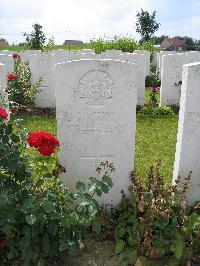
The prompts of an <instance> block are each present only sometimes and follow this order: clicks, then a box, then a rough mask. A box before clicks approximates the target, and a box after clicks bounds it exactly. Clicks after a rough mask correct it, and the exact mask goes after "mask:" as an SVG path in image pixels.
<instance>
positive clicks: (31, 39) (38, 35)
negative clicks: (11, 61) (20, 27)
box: [24, 23, 46, 50]
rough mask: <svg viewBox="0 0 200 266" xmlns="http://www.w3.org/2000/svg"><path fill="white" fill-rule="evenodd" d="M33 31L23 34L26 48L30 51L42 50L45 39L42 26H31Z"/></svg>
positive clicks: (36, 24)
mask: <svg viewBox="0 0 200 266" xmlns="http://www.w3.org/2000/svg"><path fill="white" fill-rule="evenodd" d="M32 27H33V29H34V30H33V31H32V32H31V33H30V34H27V33H24V36H25V37H26V41H27V43H28V47H29V48H30V49H32V50H42V49H43V45H44V43H45V41H46V37H45V35H44V33H43V31H42V26H41V25H40V24H38V23H35V24H33V25H32Z"/></svg>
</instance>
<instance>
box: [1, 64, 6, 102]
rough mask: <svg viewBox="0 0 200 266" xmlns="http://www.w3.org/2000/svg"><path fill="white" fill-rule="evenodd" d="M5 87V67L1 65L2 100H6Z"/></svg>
mask: <svg viewBox="0 0 200 266" xmlns="http://www.w3.org/2000/svg"><path fill="white" fill-rule="evenodd" d="M5 86H6V80H5V65H4V64H1V63H0V100H1V99H3V98H4V90H5Z"/></svg>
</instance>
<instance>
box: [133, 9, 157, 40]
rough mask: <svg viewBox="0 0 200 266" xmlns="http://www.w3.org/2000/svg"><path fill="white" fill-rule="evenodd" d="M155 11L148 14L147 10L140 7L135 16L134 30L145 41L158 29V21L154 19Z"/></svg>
mask: <svg viewBox="0 0 200 266" xmlns="http://www.w3.org/2000/svg"><path fill="white" fill-rule="evenodd" d="M155 17H156V11H153V13H152V14H150V13H149V12H148V11H144V10H143V9H142V8H141V11H140V12H137V15H136V18H137V21H136V32H138V33H139V34H140V35H141V37H142V38H143V40H144V41H145V42H147V41H149V39H150V38H151V37H152V36H153V34H154V33H155V32H156V31H157V30H158V29H159V26H160V23H157V22H156V20H155Z"/></svg>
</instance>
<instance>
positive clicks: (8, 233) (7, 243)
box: [0, 107, 115, 266]
mask: <svg viewBox="0 0 200 266" xmlns="http://www.w3.org/2000/svg"><path fill="white" fill-rule="evenodd" d="M0 132H1V133H0V181H1V182H0V256H2V257H0V261H1V262H3V263H6V262H7V263H8V265H13V263H15V262H16V263H18V264H19V265H26V266H27V265H49V263H50V260H51V262H52V261H54V260H56V261H57V262H58V264H59V263H61V262H60V258H61V254H62V253H63V252H64V253H66V254H67V256H69V255H72V254H74V253H75V252H76V250H77V249H79V248H81V247H82V246H83V240H84V239H85V238H86V237H87V235H88V234H89V232H91V230H94V231H96V232H99V230H100V228H101V224H100V223H99V222H98V221H97V219H96V216H97V213H98V212H99V211H100V206H99V205H98V203H97V201H96V199H95V198H94V197H96V196H101V195H102V193H107V192H108V191H109V189H110V188H111V187H112V180H111V174H112V172H113V171H114V170H115V169H114V166H113V165H112V164H110V163H108V162H107V161H106V162H102V163H101V164H100V165H99V166H98V167H97V169H96V171H97V174H98V177H97V178H95V177H90V178H89V180H88V182H87V183H83V182H81V181H79V182H77V184H76V191H75V192H74V193H71V192H70V191H69V189H68V188H67V186H65V185H63V183H62V182H61V180H60V177H59V175H60V174H61V173H63V172H64V171H65V168H64V167H63V166H62V165H60V164H59V162H58V158H57V156H56V151H57V150H58V149H59V141H58V140H57V138H56V137H54V136H52V135H51V134H49V133H46V132H41V131H40V132H34V133H32V134H29V135H28V133H27V131H26V130H24V129H23V128H22V127H21V123H20V121H19V120H16V119H15V117H14V116H13V115H12V114H11V117H10V120H8V114H7V112H6V110H5V109H4V108H2V107H1V108H0ZM59 265H60V264H59Z"/></svg>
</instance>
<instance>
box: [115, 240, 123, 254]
mask: <svg viewBox="0 0 200 266" xmlns="http://www.w3.org/2000/svg"><path fill="white" fill-rule="evenodd" d="M123 249H124V241H123V240H121V239H118V240H117V243H116V246H115V253H117V254H119V253H121V252H122V250H123Z"/></svg>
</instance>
